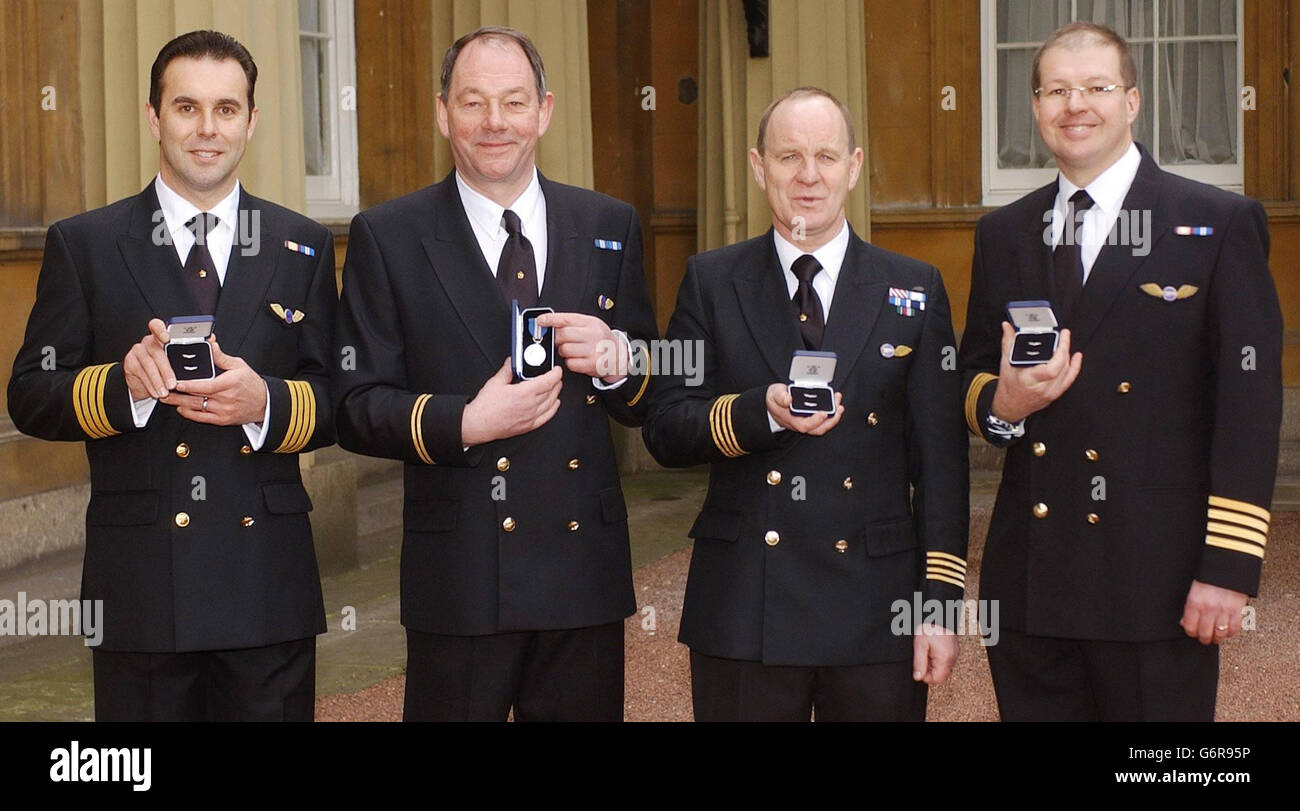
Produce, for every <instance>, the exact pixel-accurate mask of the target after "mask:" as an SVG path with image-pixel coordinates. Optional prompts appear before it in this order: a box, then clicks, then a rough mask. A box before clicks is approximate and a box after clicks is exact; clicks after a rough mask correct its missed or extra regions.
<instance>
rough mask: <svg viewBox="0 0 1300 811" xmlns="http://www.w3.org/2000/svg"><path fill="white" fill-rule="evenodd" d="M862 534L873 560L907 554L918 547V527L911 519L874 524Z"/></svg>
mask: <svg viewBox="0 0 1300 811" xmlns="http://www.w3.org/2000/svg"><path fill="white" fill-rule="evenodd" d="M862 534H863V536H864V540H865V541H866V544H867V554H868V555H869V556H871V557H873V558H876V557H882V556H884V555H893V554H895V553H898V552H906V551H907V550H909V549H914V548H915V547H916V545H917V540H916V525H915V524H913V523H912V519H910V518H903V519H900V520H898V521H886V522H884V523H881V524H872V525H870V526H868V527H867V528H866V529H864V530H862Z"/></svg>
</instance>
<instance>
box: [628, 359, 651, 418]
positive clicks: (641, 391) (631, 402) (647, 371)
mask: <svg viewBox="0 0 1300 811" xmlns="http://www.w3.org/2000/svg"><path fill="white" fill-rule="evenodd" d="M650 373H651V369H650V362H649V361H648V360H647V361H646V367H645V376H644V377H642V378H641V388H639V389H637V392H636V396H635V397H633V398H632V399H631V400H628V401H627V404H628V406H629V407H631V406H634V405H636V404H637V403H639V402H641V397H642V396H644V395H645V390H646V389H647V388H649V386H650Z"/></svg>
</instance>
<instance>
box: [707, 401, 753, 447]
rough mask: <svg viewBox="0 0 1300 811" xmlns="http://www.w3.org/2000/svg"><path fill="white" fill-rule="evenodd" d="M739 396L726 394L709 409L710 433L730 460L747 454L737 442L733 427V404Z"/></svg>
mask: <svg viewBox="0 0 1300 811" xmlns="http://www.w3.org/2000/svg"><path fill="white" fill-rule="evenodd" d="M739 396H740V395H739V394H724V395H722V396H721V397H719V398H718V399H716V400H714V401H713V405H712V406H711V407H710V408H709V431H710V433H711V434H712V435H713V444H715V445H717V446H718V450H720V451H722V453H723V454H724V455H725V456H727V457H729V458H735V457H737V456H740V455H742V454H743V453H744V452H745V451H744V450H742V449H741V447H740V443H739V442H737V441H736V433H735V431H734V430H733V429H732V427H731V404H732V402H733V401H734V400H735V399H736V398H737V397H739Z"/></svg>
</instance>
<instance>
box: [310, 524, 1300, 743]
mask: <svg viewBox="0 0 1300 811" xmlns="http://www.w3.org/2000/svg"><path fill="white" fill-rule="evenodd" d="M986 531H987V510H979V511H977V513H976V517H975V518H974V519H973V520H972V526H971V539H972V540H971V554H970V560H969V569H970V571H971V575H972V580H971V582H970V583H969V584H968V595H967V596H968V597H973V596H974V595H975V594H976V593H977V592H978V571H979V562H980V558H981V556H982V552H983V539H984V533H985V532H986ZM1298 539H1300V513H1279V514H1276V515H1275V516H1274V518H1273V525H1272V532H1271V533H1270V542H1269V555H1268V562H1267V564H1266V565H1265V567H1264V583H1263V586H1262V597H1260V598H1259V599H1258V600H1255V601H1253V602H1252V604H1253V605H1254V606H1255V610H1256V624H1257V629H1256V630H1255V631H1247V632H1243V633H1242V634H1240V635H1239V636H1238V637H1237V638H1235V639H1233V640H1231V641H1230V642H1229V643H1228V644H1227V645H1225V646H1224V649H1223V656H1222V663H1221V665H1220V674H1221V675H1220V681H1219V702H1218V713H1217V716H1218V720H1220V721H1297V720H1300V547H1298V546H1297V544H1296V541H1297V540H1298ZM689 562H690V550H689V549H683V550H680V551H678V552H675V553H673V554H671V555H669V556H668V557H665V558H663V559H661V560H659V561H656V562H654V563H651V564H649V565H646V566H643V567H641V568H640V569H638V570H637V571H636V572H635V573H634V583H635V588H636V593H637V601H638V604H639V605H640V606H641V612H640V613H638V614H635V615H633V616H632V617H630V618H629V619H628V620H627V687H626V708H627V709H626V719H627V720H629V721H689V720H690V718H691V706H690V674H689V665H688V659H687V651H686V648H685V647H684V646H682V645H680V644H678V643H677V626H678V621H679V618H680V612H681V605H682V594H683V592H684V590H685V587H686V571H687V566H688V564H689ZM647 609H653V610H647ZM404 686H405V678H404V677H400V676H399V677H396V678H392V679H389V680H387V681H384V682H381V683H379V684H376V685H374V686H372V687H369V688H366V689H364V690H360V691H358V692H356V693H351V694H344V695H332V696H321V697H320V698H318V699H317V702H316V718H317V720H320V721H397V720H400V719H401V715H402V691H403V688H404ZM929 718H930V719H931V720H938V721H995V720H997V718H998V714H997V705H996V703H995V701H994V697H993V683H992V680H991V679H990V677H989V669H988V660H987V657H986V656H985V654H984V648H983V646H982V645H981V644H980V643H979V640H978V639H977V638H975V637H963V638H962V646H961V656H960V658H959V659H958V662H957V667H956V669H955V670H954V672H953V676H952V678H951V679H950V680H949V681H948V683H947V684H944V685H942V686H940V687H938V688H933V689H932V690H931V692H930V706H929Z"/></svg>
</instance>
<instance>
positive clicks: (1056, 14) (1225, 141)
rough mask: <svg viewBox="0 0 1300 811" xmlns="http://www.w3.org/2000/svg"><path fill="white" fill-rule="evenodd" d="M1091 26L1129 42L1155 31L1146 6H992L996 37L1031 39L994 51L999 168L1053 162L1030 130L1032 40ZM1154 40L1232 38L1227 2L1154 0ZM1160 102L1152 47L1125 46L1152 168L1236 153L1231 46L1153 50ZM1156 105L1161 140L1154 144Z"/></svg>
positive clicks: (1110, 1) (1147, 2)
mask: <svg viewBox="0 0 1300 811" xmlns="http://www.w3.org/2000/svg"><path fill="white" fill-rule="evenodd" d="M1072 5H1073V6H1074V8H1075V19H1077V20H1086V21H1089V22H1095V23H1100V24H1102V25H1107V26H1110V27H1111V28H1114V29H1115V30H1116V31H1117V32H1118V33H1119V34H1120V35H1121V36H1123V37H1125V38H1128V39H1150V38H1152V36H1153V34H1154V33H1155V30H1154V29H1155V26H1154V23H1153V15H1154V12H1155V11H1156V10H1157V9H1156V2H1155V0H1076V2H1075V3H1073V4H1072V3H1071V2H1070V0H1052V1H1051V2H1042V0H999V2H998V3H997V41H998V42H999V43H1033V44H1032V45H1029V44H1026V45H1024V46H1023V47H1010V48H999V49H998V52H997V60H998V65H997V68H998V88H997V99H998V166H999V168H1003V169H1029V168H1039V167H1044V166H1052V165H1054V162H1053V160H1052V154H1051V152H1050V151H1049V150H1048V149H1047V146H1046V145H1045V144H1044V143H1043V141H1042V139H1041V138H1040V137H1039V135H1038V128H1037V126H1036V125H1035V124H1034V116H1033V112H1032V110H1031V109H1030V108H1031V106H1032V96H1031V90H1032V89H1031V88H1030V87H1029V85H1030V73H1031V67H1032V64H1033V58H1034V52H1035V50H1036V49H1037V46H1038V43H1041V42H1042V41H1043V40H1044V39H1046V38H1047V36H1048V34H1050V33H1051V32H1052V31H1053V30H1055V29H1056V28H1057V27H1059V26H1061V25H1064V24H1065V23H1066V22H1068V21H1070V19H1071V16H1070V15H1071V6H1072ZM1158 11H1159V16H1160V31H1159V39H1162V40H1163V39H1166V38H1170V37H1192V36H1209V35H1228V36H1234V37H1235V36H1236V35H1237V3H1236V0H1160V2H1159V9H1158ZM1160 49H1161V51H1160V62H1161V65H1160V78H1159V91H1160V92H1159V98H1157V95H1156V92H1155V88H1156V81H1155V77H1153V75H1152V72H1153V65H1154V56H1155V54H1154V46H1153V45H1152V44H1151V43H1150V42H1146V43H1142V42H1137V43H1132V44H1131V46H1130V50H1131V51H1132V53H1133V61H1134V62H1135V63H1136V66H1137V73H1138V92H1139V93H1140V94H1141V97H1142V107H1141V110H1140V112H1139V113H1138V119H1137V121H1136V122H1134V127H1133V136H1134V138H1136V139H1137V140H1138V141H1139V142H1141V143H1142V144H1144V145H1146V146H1147V147H1148V148H1150V149H1152V150H1153V151H1155V152H1157V154H1158V156H1159V160H1160V162H1161V163H1169V164H1175V163H1233V162H1235V161H1236V154H1237V138H1238V133H1237V114H1236V100H1237V89H1236V86H1237V43H1236V41H1235V39H1234V40H1233V41H1231V42H1178V41H1174V42H1165V43H1162V44H1161V45H1160ZM1157 108H1159V114H1160V137H1159V140H1160V143H1159V144H1158V145H1156V144H1154V140H1155V115H1156V110H1157Z"/></svg>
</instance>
